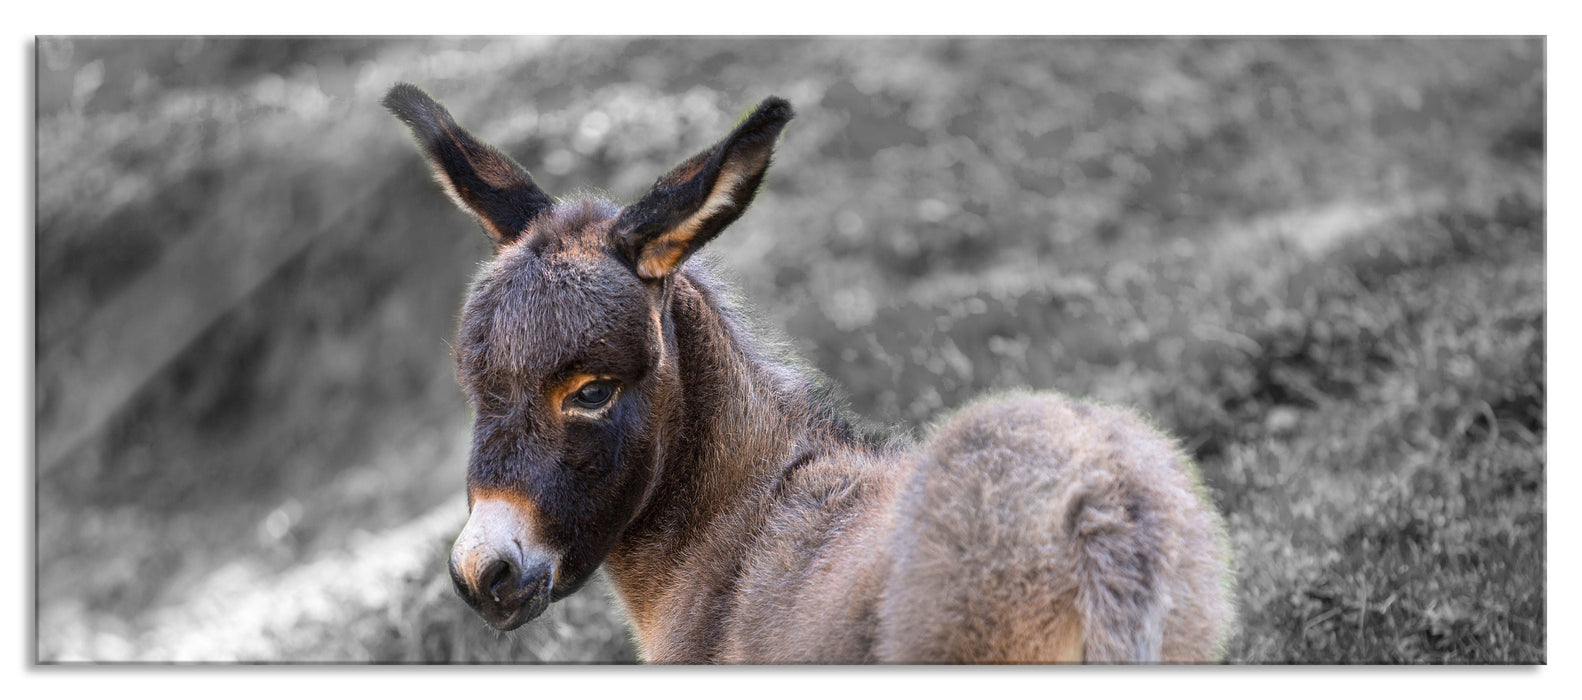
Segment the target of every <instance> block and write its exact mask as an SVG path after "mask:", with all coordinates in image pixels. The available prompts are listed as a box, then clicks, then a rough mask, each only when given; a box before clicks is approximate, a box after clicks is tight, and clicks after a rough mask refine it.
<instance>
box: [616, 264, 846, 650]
mask: <svg viewBox="0 0 1582 700" xmlns="http://www.w3.org/2000/svg"><path fill="white" fill-rule="evenodd" d="M698 267H699V266H696V265H693V266H689V267H688V272H687V274H686V275H684V276H678V277H677V279H676V280H675V282H674V284H675V285H676V286H675V289H674V291H673V294H674V297H673V300H672V303H671V320H672V329H673V332H674V338H675V345H674V347H675V350H676V353H677V365H678V369H679V373H680V383H681V386H682V390H681V396H680V397H678V399H677V401H676V403H677V405H676V406H675V408H674V411H673V413H672V420H671V421H670V423H669V424H668V425H667V426H666V431H667V436H666V438H665V439H664V442H665V445H666V447H665V455H664V462H663V466H662V469H661V471H660V473H659V475H658V480H659V483H658V484H657V485H656V487H655V490H654V492H653V493H652V495H651V496H650V497H649V500H648V504H647V506H646V507H645V508H644V510H643V512H642V513H641V514H640V515H639V516H638V517H637V519H636V520H634V521H633V523H632V524H631V525H630V526H629V527H628V528H627V531H626V533H625V534H624V535H623V536H622V538H621V542H620V544H619V545H618V546H617V547H616V549H615V551H614V552H612V553H611V555H610V556H609V558H608V560H607V562H608V565H609V566H608V569H609V572H610V574H611V578H612V579H614V582H615V585H616V588H617V590H618V591H619V593H620V594H621V597H622V599H623V602H624V603H625V604H626V607H627V611H628V613H630V614H631V616H632V618H633V622H634V623H635V624H636V625H637V627H638V631H639V636H641V637H643V638H645V640H646V639H648V638H650V637H653V636H655V635H654V634H653V633H652V630H653V629H654V628H655V627H656V626H660V625H664V624H665V623H663V622H662V621H661V620H660V619H659V618H660V617H663V616H664V615H665V614H666V612H667V610H666V609H667V607H669V606H667V605H666V603H667V602H669V603H676V602H678V601H676V600H675V596H676V595H678V594H677V593H676V591H675V590H674V588H675V587H673V586H671V585H670V584H669V582H670V581H672V580H674V579H675V578H676V577H677V576H678V574H679V575H682V576H685V577H686V578H689V579H692V583H691V584H690V585H688V586H686V588H688V589H689V591H688V592H689V594H691V595H693V596H694V597H698V598H707V597H709V592H708V591H707V590H701V591H700V590H698V588H699V584H698V578H699V577H701V578H702V579H704V580H716V581H722V582H723V584H722V585H728V583H729V582H728V579H729V578H730V577H731V576H732V575H733V574H730V573H729V572H731V571H734V567H735V566H736V564H737V563H738V562H739V561H740V558H741V556H742V555H743V552H744V550H743V549H742V547H743V546H744V545H743V542H744V541H745V537H744V536H745V535H748V534H750V530H751V528H752V527H754V525H755V524H756V523H757V521H758V519H759V518H760V517H761V515H762V513H763V512H764V509H765V508H766V507H767V506H768V504H767V502H766V500H767V498H768V494H769V492H770V488H769V487H770V486H771V485H773V484H774V483H775V482H776V481H778V480H779V479H780V478H781V477H782V475H783V473H784V471H785V470H786V467H787V465H788V464H789V463H791V462H792V461H793V456H794V455H796V454H797V453H799V452H805V451H810V450H817V449H818V448H819V447H821V446H825V445H829V444H832V443H835V442H845V441H849V440H850V439H851V437H850V431H849V430H848V429H847V428H846V427H845V425H844V424H843V423H842V422H841V421H840V420H839V419H838V418H837V417H836V416H835V413H834V412H833V411H832V410H831V409H830V408H829V407H828V406H827V405H825V403H824V401H823V400H822V399H820V397H819V394H818V390H817V387H816V385H815V384H814V383H813V382H812V381H810V380H809V379H808V378H806V377H805V376H804V375H803V374H802V373H800V372H798V371H796V369H795V368H793V367H791V366H789V365H787V364H785V363H784V362H783V361H781V360H780V359H778V358H777V357H775V356H774V353H773V352H771V351H770V350H769V349H767V348H766V347H765V346H764V345H763V344H761V343H760V341H759V340H758V339H757V338H755V337H753V335H752V333H751V331H749V330H748V328H747V326H746V323H745V322H744V321H743V319H741V318H740V317H739V316H738V315H737V313H736V311H735V310H734V309H733V308H731V305H730V304H729V302H728V301H727V300H726V296H725V292H724V289H723V286H722V285H721V284H720V283H719V282H717V281H715V280H713V279H712V278H711V277H710V276H709V275H708V273H707V272H706V271H703V270H699V269H698ZM678 566H684V567H692V568H696V567H700V566H701V567H707V568H708V569H718V571H706V570H695V571H685V572H683V571H677V567H678ZM698 604H703V605H707V604H708V603H707V602H706V601H702V600H694V601H692V602H691V603H685V604H683V605H688V606H690V605H698ZM694 612H695V611H694ZM645 628H647V629H645ZM646 644H647V642H646V641H645V645H646ZM650 651H652V650H650Z"/></svg>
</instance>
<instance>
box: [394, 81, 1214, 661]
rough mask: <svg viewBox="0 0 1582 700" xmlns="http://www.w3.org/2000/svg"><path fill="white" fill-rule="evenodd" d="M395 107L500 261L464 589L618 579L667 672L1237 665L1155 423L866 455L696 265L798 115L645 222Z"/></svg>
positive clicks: (1127, 417) (472, 476) (775, 109)
mask: <svg viewBox="0 0 1582 700" xmlns="http://www.w3.org/2000/svg"><path fill="white" fill-rule="evenodd" d="M384 104H385V106H386V107H388V108H389V109H390V110H391V111H392V112H394V113H395V114H396V116H398V117H399V118H400V119H401V120H402V121H404V122H405V123H406V124H407V125H408V126H409V127H410V128H411V129H412V132H413V135H414V136H415V137H416V139H417V142H418V144H419V146H420V147H421V148H422V150H423V152H424V154H425V155H426V156H427V158H428V160H429V162H430V164H431V165H432V166H433V169H434V172H435V175H436V176H437V178H438V180H439V182H440V184H441V185H442V186H444V188H445V191H446V192H447V193H449V194H450V196H451V198H452V199H454V200H455V201H456V203H457V204H459V205H460V206H461V207H462V209H464V210H466V211H467V212H469V213H471V214H472V215H473V216H475V217H477V219H478V221H479V222H480V223H481V224H482V226H483V229H484V231H485V232H486V233H487V234H488V235H489V237H490V238H491V239H492V240H493V241H494V244H495V252H496V254H495V257H494V259H493V260H492V261H490V262H489V263H488V264H487V266H485V267H484V269H483V270H482V272H481V273H480V274H479V275H478V277H477V279H476V280H475V281H474V283H473V285H472V288H471V291H470V293H469V295H468V298H467V302H466V306H465V308H464V310H463V312H462V317H461V322H460V328H459V330H458V338H457V342H456V346H455V347H456V372H457V375H458V377H459V378H460V381H461V385H462V387H463V388H464V389H465V391H466V393H467V396H468V398H469V400H471V401H472V403H473V405H474V407H475V408H476V413H477V415H476V419H475V423H474V427H473V441H472V453H471V457H470V460H469V463H468V470H467V497H468V503H469V506H470V508H471V516H470V517H469V519H468V521H467V525H466V527H465V529H463V530H462V532H461V536H460V537H459V538H458V539H457V541H456V545H455V549H454V550H453V551H452V553H451V559H450V572H451V576H452V578H453V579H454V581H455V584H456V590H457V592H458V593H459V594H460V595H461V597H462V598H463V599H465V600H466V601H467V603H468V604H470V605H471V606H472V607H473V608H475V609H476V610H477V611H478V613H479V614H480V615H482V616H483V618H484V619H485V620H486V621H488V623H489V624H490V625H492V626H493V627H495V628H497V629H502V630H509V629H514V628H516V627H518V626H520V625H522V624H523V623H525V622H527V621H528V620H531V619H533V618H534V617H536V616H538V615H539V614H540V613H542V612H543V611H544V609H545V608H546V607H547V606H548V605H549V604H550V602H551V601H555V600H559V599H561V598H564V597H565V596H567V595H570V594H571V593H572V592H574V591H576V590H577V589H578V588H579V587H580V586H582V585H583V584H584V583H586V582H587V580H588V578H589V577H590V576H591V575H592V574H593V572H594V570H595V569H597V568H598V567H599V566H600V565H603V566H604V567H605V569H606V571H607V572H608V574H609V576H610V578H611V580H612V581H613V582H614V586H615V590H616V591H617V593H618V595H619V597H620V600H621V602H622V603H623V604H624V605H625V608H626V612H627V613H628V614H629V616H630V619H631V624H632V626H633V627H634V628H635V631H636V636H637V639H638V643H639V646H640V649H641V653H642V656H643V658H644V659H646V660H648V661H654V662H683V663H685V662H762V663H781V662H821V663H855V662H902V663H937V662H956V663H1028V662H1056V661H1090V662H1150V661H1167V662H1203V661H1215V660H1218V659H1219V658H1220V657H1221V655H1222V654H1223V649H1224V642H1225V639H1226V635H1227V632H1228V630H1229V628H1230V623H1231V620H1232V610H1231V603H1230V595H1229V592H1230V573H1229V566H1228V546H1227V542H1226V539H1225V536H1224V531H1223V526H1222V525H1221V523H1220V520H1219V517H1218V515H1217V514H1216V513H1215V511H1214V510H1213V507H1212V505H1211V504H1210V503H1209V500H1208V498H1207V495H1206V493H1205V492H1204V490H1203V487H1202V485H1201V484H1200V483H1199V480H1198V476H1197V475H1196V472H1195V469H1194V468H1193V466H1192V464H1191V462H1190V461H1189V460H1188V459H1187V457H1185V456H1184V455H1183V454H1182V453H1181V451H1180V449H1179V448H1178V447H1177V446H1176V444H1175V443H1174V442H1173V441H1172V440H1171V439H1170V438H1168V437H1166V436H1164V435H1162V434H1160V433H1159V432H1158V431H1157V430H1154V429H1153V428H1151V427H1149V426H1148V425H1147V424H1146V423H1144V422H1143V421H1141V420H1139V419H1138V418H1137V417H1136V416H1134V415H1132V414H1129V413H1127V412H1125V411H1122V410H1117V409H1115V408H1110V407H1105V406H1099V405H1094V404H1090V403H1083V402H1079V401H1074V400H1071V399H1067V398H1064V397H1061V396H1058V395H1054V394H1018V395H1012V396H1004V397H998V398H994V399H988V400H983V401H979V402H977V403H974V404H972V405H970V406H968V407H966V408H964V409H961V410H960V411H959V412H957V413H956V414H955V415H954V416H953V417H951V418H949V419H948V420H946V421H944V422H943V423H941V424H940V425H938V426H937V427H936V428H934V430H933V432H932V435H930V436H929V437H928V438H927V440H925V441H924V442H923V443H922V444H921V445H917V446H906V445H900V444H895V443H886V442H883V441H880V440H875V439H871V438H866V437H864V436H862V435H860V434H858V432H857V431H856V430H854V429H853V428H852V427H851V426H850V425H848V423H847V422H846V421H845V420H844V419H843V418H842V417H841V414H840V412H839V410H838V409H837V408H836V407H835V405H834V404H833V403H832V402H831V401H830V400H829V399H828V398H827V397H826V396H825V395H824V393H823V392H822V391H821V390H820V389H819V387H818V384H817V382H816V381H815V380H813V379H810V378H809V377H808V376H807V375H808V374H809V373H808V372H806V371H805V370H802V369H799V368H797V365H796V364H795V363H794V362H793V361H789V360H785V359H782V358H781V357H779V356H778V355H777V353H776V351H775V350H774V349H773V348H770V347H768V346H766V345H764V344H762V343H761V342H760V341H759V340H757V339H755V338H754V337H753V335H752V333H751V332H749V330H748V325H747V323H745V321H744V319H743V317H742V315H741V313H740V312H739V311H738V310H737V309H736V308H735V307H734V306H733V305H732V303H731V301H730V294H729V292H728V291H727V290H726V289H725V287H724V286H723V285H722V284H721V283H720V282H719V281H718V280H717V279H716V277H715V275H714V274H712V273H711V272H710V270H709V269H708V267H706V266H705V265H703V264H702V263H700V262H696V261H689V258H690V257H691V255H692V253H694V252H695V251H697V250H698V249H699V248H701V247H702V246H703V245H704V244H705V243H707V242H709V241H710V240H712V239H713V238H714V237H715V236H717V235H719V233H720V231H722V230H723V229H724V228H725V227H726V226H728V225H729V224H730V223H731V222H733V221H735V220H736V219H737V217H739V216H741V214H742V212H743V211H744V210H745V209H746V208H747V205H748V204H749V203H750V202H751V201H752V198H753V196H754V194H755V193H756V192H757V190H758V187H759V184H760V183H762V182H763V179H764V172H765V170H766V169H767V168H768V166H769V161H770V155H771V153H772V152H773V150H774V145H775V140H776V138H777V137H778V136H779V134H780V131H781V129H782V127H784V126H785V124H786V122H788V121H790V119H791V116H792V112H791V106H790V105H789V104H788V103H787V102H786V101H785V100H782V99H779V98H774V97H771V98H769V99H766V100H764V101H763V103H762V104H760V105H759V106H758V108H757V109H755V110H754V111H753V112H752V114H750V115H748V116H747V118H746V119H745V120H743V121H742V122H741V123H740V124H738V125H737V126H736V128H735V130H734V131H732V132H731V133H730V134H729V135H727V136H726V137H725V138H724V140H722V141H720V142H719V143H717V144H715V145H714V146H713V147H711V148H709V149H707V150H705V151H703V152H702V153H699V154H697V155H696V156H693V157H692V158H690V159H688V160H687V161H686V162H684V163H682V164H681V165H679V166H677V167H676V168H675V169H674V170H671V171H670V172H669V173H667V174H665V175H664V176H663V177H661V178H659V181H658V182H657V183H655V184H654V186H653V188H652V189H651V190H649V192H648V193H647V194H645V195H643V197H642V198H641V199H639V200H637V202H636V203H633V204H629V205H627V206H624V207H622V206H618V205H616V204H612V203H610V202H607V201H603V200H599V199H581V200H577V201H563V202H557V201H556V200H555V199H553V198H551V197H550V196H549V195H547V194H545V193H544V192H543V191H542V190H540V189H539V188H538V187H537V186H536V185H535V184H534V183H533V180H532V178H531V177H529V176H528V173H527V171H526V170H524V169H522V167H521V166H520V165H517V163H516V162H515V161H513V160H511V159H510V158H509V157H507V156H506V155H504V154H502V153H501V152H499V151H497V150H495V149H494V148H492V147H490V146H488V145H486V144H483V143H481V142H479V141H477V140H476V139H474V138H473V137H472V136H471V135H469V134H468V133H467V132H466V131H464V130H463V129H462V128H461V127H459V126H457V125H456V122H455V121H454V120H453V119H452V118H451V116H450V114H449V113H448V112H446V111H445V109H444V108H443V107H441V106H440V105H439V104H437V103H435V102H434V101H433V100H432V99H430V98H429V96H428V95H426V94H424V93H423V92H422V91H421V90H418V89H417V88H415V87H413V86H411V85H406V84H401V85H397V86H396V87H395V88H394V89H392V90H391V91H390V93H389V95H388V96H386V98H385V100H384Z"/></svg>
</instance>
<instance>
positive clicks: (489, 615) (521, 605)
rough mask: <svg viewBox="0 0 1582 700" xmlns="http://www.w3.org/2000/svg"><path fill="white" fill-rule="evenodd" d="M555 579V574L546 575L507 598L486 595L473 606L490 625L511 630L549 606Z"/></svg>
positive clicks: (504, 630) (501, 629) (540, 613)
mask: <svg viewBox="0 0 1582 700" xmlns="http://www.w3.org/2000/svg"><path fill="white" fill-rule="evenodd" d="M553 579H554V577H553V576H551V575H545V576H544V577H542V578H540V579H539V580H538V581H537V582H536V583H534V584H532V585H530V586H528V587H525V588H523V589H522V590H521V591H519V592H517V593H514V594H512V595H510V596H508V597H505V598H497V597H495V596H492V595H486V596H485V597H484V598H483V599H482V600H479V601H477V604H476V605H474V606H473V608H474V609H475V610H477V611H478V614H479V615H480V616H481V617H483V621H484V622H487V623H489V626H490V627H493V628H495V629H497V630H500V631H501V632H509V631H511V630H514V629H516V628H518V627H521V626H522V625H525V624H527V623H528V622H531V621H532V620H533V619H534V618H536V617H538V616H539V615H542V614H544V610H546V609H548V608H549V602H550V589H551V588H552V587H553V585H554V581H553ZM469 602H471V601H469Z"/></svg>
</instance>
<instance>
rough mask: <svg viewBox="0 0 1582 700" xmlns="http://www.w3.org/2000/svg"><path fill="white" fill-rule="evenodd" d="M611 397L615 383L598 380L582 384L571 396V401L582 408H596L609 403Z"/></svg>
mask: <svg viewBox="0 0 1582 700" xmlns="http://www.w3.org/2000/svg"><path fill="white" fill-rule="evenodd" d="M613 396H615V382H611V381H604V380H598V381H592V382H588V383H587V384H583V385H582V388H581V389H578V390H577V393H575V394H572V396H571V400H572V401H573V402H575V403H576V404H577V405H578V406H579V407H582V408H598V407H600V406H603V405H604V404H606V403H609V401H610V398H611V397H613Z"/></svg>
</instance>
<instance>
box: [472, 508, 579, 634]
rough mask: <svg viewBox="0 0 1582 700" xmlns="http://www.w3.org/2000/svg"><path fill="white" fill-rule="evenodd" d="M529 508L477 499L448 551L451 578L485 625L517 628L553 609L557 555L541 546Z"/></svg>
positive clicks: (531, 511)
mask: <svg viewBox="0 0 1582 700" xmlns="http://www.w3.org/2000/svg"><path fill="white" fill-rule="evenodd" d="M533 515H534V509H533V508H532V506H531V504H529V503H526V502H524V501H522V500H521V499H515V498H510V497H502V496H498V495H488V496H476V497H474V499H473V502H472V514H471V515H470V516H469V517H468V518H467V526H466V527H464V528H462V531H461V535H460V536H458V537H457V538H456V544H455V546H454V547H452V548H451V551H450V578H451V582H452V583H454V584H455V585H456V593H457V594H458V595H460V596H461V599H462V600H464V601H466V602H467V604H468V605H470V606H472V608H473V610H476V611H478V614H479V615H481V616H482V617H483V619H484V621H485V622H488V623H489V625H490V626H491V627H494V628H495V629H500V630H510V629H516V628H517V627H520V626H522V624H523V623H526V622H527V621H528V620H531V619H533V618H535V617H538V616H539V615H540V614H541V613H543V612H544V608H547V607H549V598H550V591H551V590H552V589H553V588H554V584H555V564H556V560H557V557H556V556H554V554H553V553H551V552H549V551H547V550H546V549H545V548H544V547H542V546H541V545H540V544H539V539H538V533H537V532H536V528H535V527H534V522H533V521H534V518H533Z"/></svg>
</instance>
